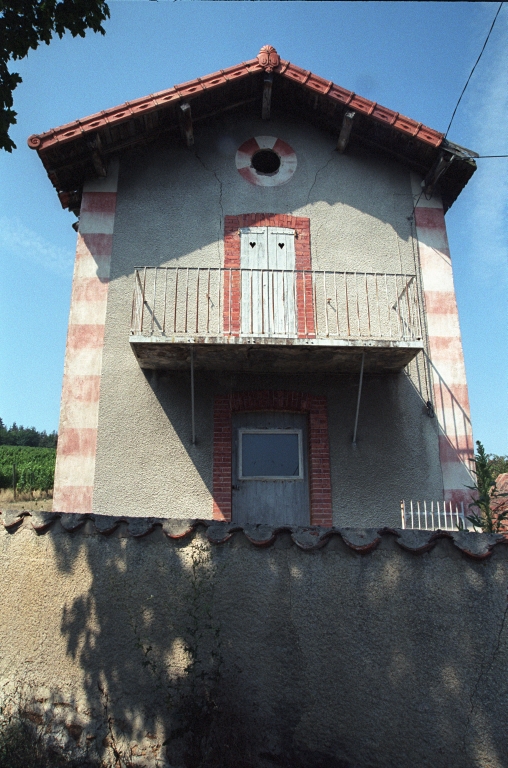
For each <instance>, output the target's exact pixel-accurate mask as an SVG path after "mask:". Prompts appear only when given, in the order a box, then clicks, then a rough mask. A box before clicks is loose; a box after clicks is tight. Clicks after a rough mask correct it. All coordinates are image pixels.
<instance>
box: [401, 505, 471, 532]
mask: <svg viewBox="0 0 508 768" xmlns="http://www.w3.org/2000/svg"><path fill="white" fill-rule="evenodd" d="M400 516H401V522H402V528H410V529H413V530H420V531H437V530H441V531H459V530H467V529H468V528H471V525H470V523H469V522H468V520H467V518H466V515H465V512H464V502H462V501H461V502H460V504H453V503H452V502H451V501H401V503H400Z"/></svg>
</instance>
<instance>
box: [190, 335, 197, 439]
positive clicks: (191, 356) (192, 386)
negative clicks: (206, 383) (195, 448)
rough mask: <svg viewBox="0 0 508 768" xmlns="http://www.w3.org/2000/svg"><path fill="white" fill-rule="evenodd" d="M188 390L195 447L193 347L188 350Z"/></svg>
mask: <svg viewBox="0 0 508 768" xmlns="http://www.w3.org/2000/svg"><path fill="white" fill-rule="evenodd" d="M190 389H191V423H192V445H196V416H195V411H194V347H193V346H191V349H190Z"/></svg>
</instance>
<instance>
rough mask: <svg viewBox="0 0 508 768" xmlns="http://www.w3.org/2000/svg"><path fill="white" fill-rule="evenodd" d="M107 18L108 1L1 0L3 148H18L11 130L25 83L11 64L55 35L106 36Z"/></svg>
mask: <svg viewBox="0 0 508 768" xmlns="http://www.w3.org/2000/svg"><path fill="white" fill-rule="evenodd" d="M107 18H109V8H108V6H107V4H106V2H105V0H0V149H5V150H7V152H12V150H13V149H15V148H16V145H15V144H14V142H13V141H12V139H11V138H10V136H9V128H10V126H11V125H14V124H15V123H16V112H15V111H14V110H13V108H12V107H13V104H14V101H13V92H14V89H15V88H16V86H17V85H19V83H21V82H22V81H21V77H20V75H19V74H18V73H17V72H11V71H9V62H10V61H11V60H13V61H16V60H19V59H23V58H25V56H27V54H28V52H29V51H30V49H32V50H35V49H36V48H37V47H38V46H39V44H40V43H46V45H49V43H50V42H51V39H52V37H53V34H57V35H58V37H63V35H64V34H65V33H66V32H70V33H71V35H72V36H73V37H76V36H77V35H79V36H80V37H84V36H85V33H86V31H87V30H88V29H91V30H93V31H94V32H100V33H101V34H103V35H104V34H105V30H104V28H103V26H102V22H103V21H105V20H106V19H107Z"/></svg>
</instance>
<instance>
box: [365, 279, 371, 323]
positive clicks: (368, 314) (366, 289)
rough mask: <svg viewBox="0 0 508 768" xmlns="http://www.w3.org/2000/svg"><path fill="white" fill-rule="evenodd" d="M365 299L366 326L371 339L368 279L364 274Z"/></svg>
mask: <svg viewBox="0 0 508 768" xmlns="http://www.w3.org/2000/svg"><path fill="white" fill-rule="evenodd" d="M365 299H366V301H367V324H368V328H369V336H370V337H372V330H371V327H370V299H369V278H368V276H367V273H365Z"/></svg>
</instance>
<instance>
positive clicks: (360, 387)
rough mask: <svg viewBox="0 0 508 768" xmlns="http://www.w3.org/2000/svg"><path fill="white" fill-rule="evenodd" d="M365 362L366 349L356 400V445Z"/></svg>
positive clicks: (354, 441)
mask: <svg viewBox="0 0 508 768" xmlns="http://www.w3.org/2000/svg"><path fill="white" fill-rule="evenodd" d="M364 363H365V350H363V352H362V364H361V367H360V383H359V385H358V399H357V401H356V415H355V428H354V432H353V445H356V432H357V429H358V414H359V413H360V400H361V398H362V384H363V364H364Z"/></svg>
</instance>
